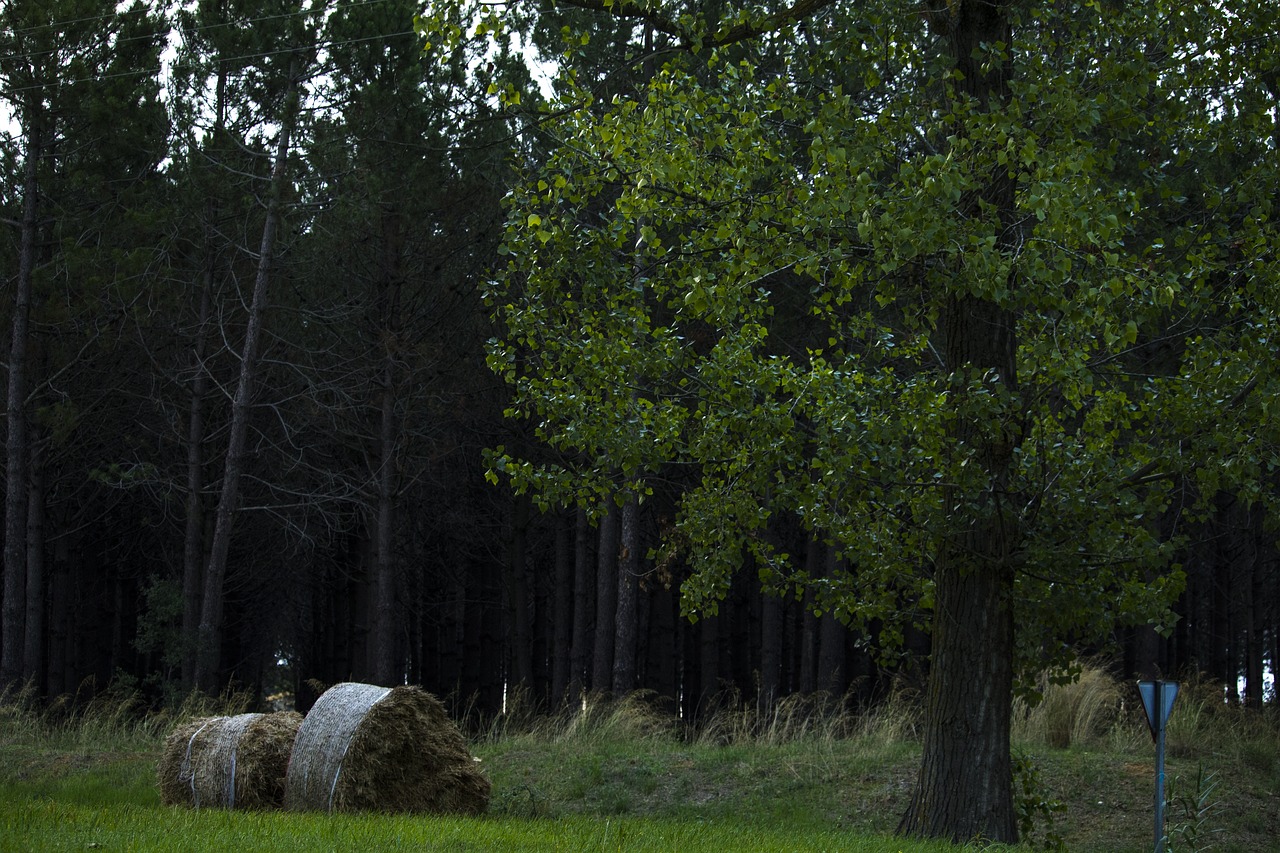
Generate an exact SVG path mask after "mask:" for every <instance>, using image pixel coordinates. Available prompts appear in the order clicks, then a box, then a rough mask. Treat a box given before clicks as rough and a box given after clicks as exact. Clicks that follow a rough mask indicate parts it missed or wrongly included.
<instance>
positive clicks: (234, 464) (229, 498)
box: [194, 69, 300, 693]
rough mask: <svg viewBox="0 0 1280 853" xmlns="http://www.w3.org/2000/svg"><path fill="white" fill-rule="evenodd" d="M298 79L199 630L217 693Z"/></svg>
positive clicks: (204, 668) (261, 259)
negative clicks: (230, 558) (233, 545)
mask: <svg viewBox="0 0 1280 853" xmlns="http://www.w3.org/2000/svg"><path fill="white" fill-rule="evenodd" d="M299 96H300V93H299V81H298V80H297V77H296V69H295V70H294V71H292V72H291V73H290V82H289V92H288V94H287V96H286V107H285V113H284V117H283V119H282V121H281V124H280V134H279V137H278V138H277V140H276V150H275V162H274V164H273V166H272V172H271V189H270V196H269V197H268V201H267V211H266V220H265V221H264V223H263V227H262V243H261V246H260V248H259V254H258V271H257V275H256V277H255V279H254V284H253V299H252V301H251V303H250V305H249V320H248V326H247V327H246V329H245V337H244V345H243V348H242V350H241V353H240V379H239V382H238V383H237V385H236V393H235V396H234V397H233V398H232V401H231V428H230V437H229V438H228V441H227V456H226V464H225V467H224V469H223V476H222V488H221V490H220V492H219V496H218V508H217V511H216V514H215V517H214V529H213V542H212V544H211V547H210V553H209V564H208V566H207V568H206V570H205V573H204V594H203V596H202V599H201V604H200V629H199V632H198V646H197V653H196V668H195V678H194V681H195V683H196V686H197V687H199V688H200V689H201V690H204V691H206V692H209V693H216V692H217V688H218V684H217V682H218V677H219V670H220V667H221V663H222V660H221V659H222V618H223V613H222V601H223V594H224V585H225V581H226V574H227V558H228V556H229V554H230V552H231V533H232V527H233V524H234V521H235V512H236V504H237V503H238V502H239V498H240V478H241V476H242V475H243V473H244V463H245V458H244V456H245V447H246V444H247V439H248V433H249V417H250V413H251V411H250V410H251V406H252V402H253V394H254V390H255V371H256V369H257V362H258V355H259V349H260V346H261V343H260V341H261V337H262V327H263V323H264V322H265V318H266V311H267V285H268V283H269V282H270V279H271V264H272V261H273V259H274V254H275V240H276V231H277V229H278V228H279V224H280V207H281V200H282V198H283V196H284V190H285V183H286V181H287V178H288V160H289V140H290V135H291V134H292V133H293V128H294V124H295V123H296V120H297V115H298V101H299Z"/></svg>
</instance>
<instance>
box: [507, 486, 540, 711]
mask: <svg viewBox="0 0 1280 853" xmlns="http://www.w3.org/2000/svg"><path fill="white" fill-rule="evenodd" d="M529 504H530V498H529V496H528V495H519V496H517V497H516V499H515V513H514V517H513V518H512V521H511V553H510V554H508V555H507V565H506V569H507V572H506V575H507V576H506V579H505V583H504V586H505V588H506V594H507V631H508V636H509V637H510V649H511V673H510V675H509V677H508V680H509V681H510V684H509V685H508V687H509V688H512V689H514V688H522V689H524V690H531V689H532V688H533V633H532V631H531V626H530V623H529V570H528V557H529V554H528V528H529Z"/></svg>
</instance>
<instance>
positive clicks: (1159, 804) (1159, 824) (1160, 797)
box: [1155, 681, 1165, 853]
mask: <svg viewBox="0 0 1280 853" xmlns="http://www.w3.org/2000/svg"><path fill="white" fill-rule="evenodd" d="M1163 692H1164V683H1163V682H1160V681H1157V682H1156V686H1155V707H1156V708H1163V707H1164V697H1163V696H1162V695H1161V694H1162V693H1163ZM1164 724H1165V721H1164V720H1163V719H1160V718H1159V716H1157V718H1156V726H1155V730H1156V731H1155V735H1156V800H1155V806H1156V847H1155V850H1156V853H1164V728H1165V726H1164Z"/></svg>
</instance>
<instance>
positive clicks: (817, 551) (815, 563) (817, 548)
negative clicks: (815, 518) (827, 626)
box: [800, 539, 822, 695]
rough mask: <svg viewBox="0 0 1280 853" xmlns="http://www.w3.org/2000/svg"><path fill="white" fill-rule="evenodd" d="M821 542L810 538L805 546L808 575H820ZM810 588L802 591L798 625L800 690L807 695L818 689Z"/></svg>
mask: <svg viewBox="0 0 1280 853" xmlns="http://www.w3.org/2000/svg"><path fill="white" fill-rule="evenodd" d="M821 554H822V543H820V542H819V541H818V540H817V539H810V540H809V542H808V544H807V546H806V547H805V555H804V568H805V571H806V572H808V573H809V576H810V577H815V578H816V577H820V576H821V564H820V562H819V561H820V560H821V559H822V557H821ZM814 599H815V596H814V592H813V590H812V589H806V590H805V592H804V613H803V615H802V616H801V625H800V692H801V693H803V694H805V695H808V694H810V693H813V692H814V691H815V690H817V689H818V617H817V615H816V614H815V613H814V612H813V611H814V607H815V606H816V602H815V600H814Z"/></svg>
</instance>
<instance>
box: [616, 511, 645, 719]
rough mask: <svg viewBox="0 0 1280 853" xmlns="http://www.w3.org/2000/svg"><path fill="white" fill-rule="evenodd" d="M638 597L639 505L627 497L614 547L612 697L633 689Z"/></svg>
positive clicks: (634, 682)
mask: <svg viewBox="0 0 1280 853" xmlns="http://www.w3.org/2000/svg"><path fill="white" fill-rule="evenodd" d="M639 594H640V504H639V502H638V501H637V500H636V498H635V495H630V496H628V498H627V502H626V503H625V504H623V505H622V525H621V532H620V541H619V545H618V607H617V610H616V611H615V612H616V613H617V617H616V625H615V631H614V644H613V695H615V696H624V695H626V694H627V693H629V692H631V691H632V690H634V689H635V686H636V644H637V642H638V636H637V634H638V628H639V625H638V617H639V610H638V607H637V601H636V599H637V597H638V596H639Z"/></svg>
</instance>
